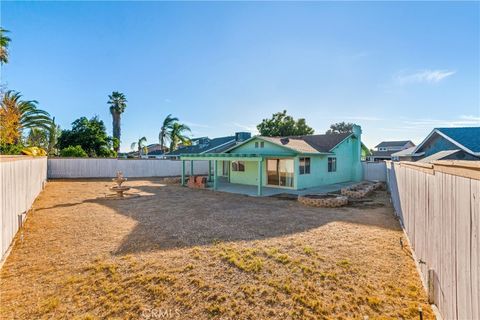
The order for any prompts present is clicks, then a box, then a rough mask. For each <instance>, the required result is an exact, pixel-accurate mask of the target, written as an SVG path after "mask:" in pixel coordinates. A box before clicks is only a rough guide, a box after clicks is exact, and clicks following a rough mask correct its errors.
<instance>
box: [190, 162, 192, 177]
mask: <svg viewBox="0 0 480 320" xmlns="http://www.w3.org/2000/svg"><path fill="white" fill-rule="evenodd" d="M190 177H193V160H190Z"/></svg>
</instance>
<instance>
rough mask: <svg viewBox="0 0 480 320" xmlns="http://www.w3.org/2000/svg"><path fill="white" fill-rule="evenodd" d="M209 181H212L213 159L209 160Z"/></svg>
mask: <svg viewBox="0 0 480 320" xmlns="http://www.w3.org/2000/svg"><path fill="white" fill-rule="evenodd" d="M208 182H212V160H208Z"/></svg>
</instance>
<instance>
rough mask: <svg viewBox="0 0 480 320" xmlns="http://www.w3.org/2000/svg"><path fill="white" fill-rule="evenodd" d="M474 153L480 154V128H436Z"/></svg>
mask: <svg viewBox="0 0 480 320" xmlns="http://www.w3.org/2000/svg"><path fill="white" fill-rule="evenodd" d="M436 129H437V130H438V131H440V132H441V133H443V134H444V135H446V136H448V137H450V138H451V139H452V140H455V141H456V142H458V143H459V144H461V145H463V146H465V147H466V148H468V149H469V150H471V151H473V152H480V127H463V128H436Z"/></svg>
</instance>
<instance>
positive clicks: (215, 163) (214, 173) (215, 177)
mask: <svg viewBox="0 0 480 320" xmlns="http://www.w3.org/2000/svg"><path fill="white" fill-rule="evenodd" d="M217 180H218V179H217V160H213V190H217V187H218V185H217Z"/></svg>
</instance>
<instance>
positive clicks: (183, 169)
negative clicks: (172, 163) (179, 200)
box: [182, 160, 185, 186]
mask: <svg viewBox="0 0 480 320" xmlns="http://www.w3.org/2000/svg"><path fill="white" fill-rule="evenodd" d="M182 186H185V160H182Z"/></svg>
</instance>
